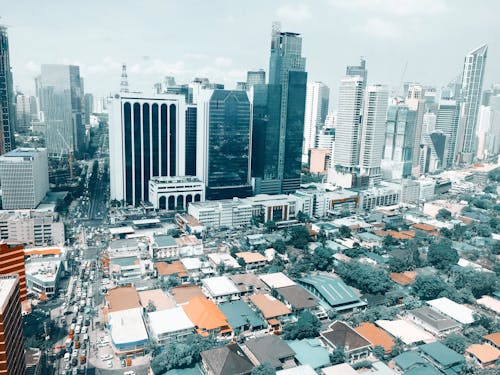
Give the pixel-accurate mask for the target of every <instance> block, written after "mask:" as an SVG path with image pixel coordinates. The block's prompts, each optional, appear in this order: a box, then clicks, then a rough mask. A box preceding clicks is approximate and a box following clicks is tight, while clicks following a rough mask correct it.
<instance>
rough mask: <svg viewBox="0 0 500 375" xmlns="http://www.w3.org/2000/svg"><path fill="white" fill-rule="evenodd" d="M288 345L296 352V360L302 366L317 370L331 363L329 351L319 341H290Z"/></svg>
mask: <svg viewBox="0 0 500 375" xmlns="http://www.w3.org/2000/svg"><path fill="white" fill-rule="evenodd" d="M286 343H287V344H288V345H289V346H290V347H291V348H292V349H293V350H294V351H295V353H296V354H295V358H296V359H297V360H298V361H299V363H300V364H301V365H310V366H311V367H312V368H315V369H316V368H320V367H323V366H326V365H328V364H329V363H330V356H329V354H328V351H327V350H326V349H325V348H323V347H322V346H321V343H320V341H319V340H318V339H303V340H290V341H287V342H286Z"/></svg>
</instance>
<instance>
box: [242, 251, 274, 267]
mask: <svg viewBox="0 0 500 375" xmlns="http://www.w3.org/2000/svg"><path fill="white" fill-rule="evenodd" d="M236 257H238V258H242V259H243V260H244V261H245V263H250V264H251V263H259V262H267V258H266V257H265V256H264V255H262V254H261V253H258V252H251V251H243V252H241V253H236Z"/></svg>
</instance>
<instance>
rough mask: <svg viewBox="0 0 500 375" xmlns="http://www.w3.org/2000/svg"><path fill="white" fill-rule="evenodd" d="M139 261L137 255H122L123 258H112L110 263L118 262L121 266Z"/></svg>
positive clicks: (131, 264)
mask: <svg viewBox="0 0 500 375" xmlns="http://www.w3.org/2000/svg"><path fill="white" fill-rule="evenodd" d="M136 261H137V256H131V257H122V258H112V259H111V260H110V261H109V263H110V264H116V265H118V266H120V267H126V266H133V265H135V262H136Z"/></svg>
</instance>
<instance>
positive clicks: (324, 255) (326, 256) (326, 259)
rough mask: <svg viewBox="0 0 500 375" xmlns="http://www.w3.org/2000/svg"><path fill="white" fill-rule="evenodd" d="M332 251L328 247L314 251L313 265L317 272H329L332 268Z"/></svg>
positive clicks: (319, 247) (320, 247)
mask: <svg viewBox="0 0 500 375" xmlns="http://www.w3.org/2000/svg"><path fill="white" fill-rule="evenodd" d="M333 260H334V259H333V250H332V249H330V248H328V247H322V246H318V247H317V248H316V249H314V254H313V258H312V261H313V264H314V267H315V268H316V269H317V270H319V271H331V270H332V268H333Z"/></svg>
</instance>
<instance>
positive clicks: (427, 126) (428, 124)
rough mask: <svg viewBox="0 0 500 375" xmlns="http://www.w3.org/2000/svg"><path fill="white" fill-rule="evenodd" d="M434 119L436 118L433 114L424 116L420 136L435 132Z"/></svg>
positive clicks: (429, 113)
mask: <svg viewBox="0 0 500 375" xmlns="http://www.w3.org/2000/svg"><path fill="white" fill-rule="evenodd" d="M436 119H437V116H436V114H435V113H433V112H427V113H425V114H424V118H423V121H422V136H424V135H425V134H430V133H432V132H433V131H434V130H436Z"/></svg>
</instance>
